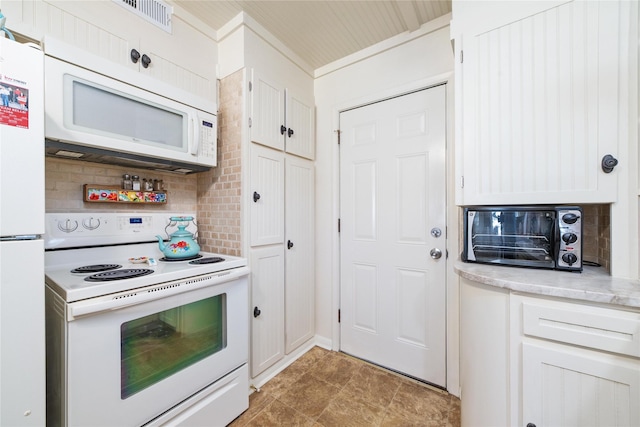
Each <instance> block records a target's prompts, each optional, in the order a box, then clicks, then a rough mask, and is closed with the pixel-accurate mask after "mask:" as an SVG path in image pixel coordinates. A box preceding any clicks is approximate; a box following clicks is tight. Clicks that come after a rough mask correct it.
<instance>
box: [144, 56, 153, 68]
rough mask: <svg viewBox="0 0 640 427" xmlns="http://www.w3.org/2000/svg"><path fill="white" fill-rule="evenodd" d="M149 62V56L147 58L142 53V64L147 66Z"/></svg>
mask: <svg viewBox="0 0 640 427" xmlns="http://www.w3.org/2000/svg"><path fill="white" fill-rule="evenodd" d="M149 64H151V58H149V57H148V56H147V54H146V53H145V54H144V55H142V66H143V67H144V68H147V67H148V66H149Z"/></svg>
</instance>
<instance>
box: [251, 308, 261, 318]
mask: <svg viewBox="0 0 640 427" xmlns="http://www.w3.org/2000/svg"><path fill="white" fill-rule="evenodd" d="M260 313H261V312H260V309H259V308H258V307H254V308H253V317H258V316H260Z"/></svg>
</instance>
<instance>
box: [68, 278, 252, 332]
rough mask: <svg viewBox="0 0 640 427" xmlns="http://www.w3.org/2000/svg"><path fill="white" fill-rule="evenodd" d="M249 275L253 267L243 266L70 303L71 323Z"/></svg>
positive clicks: (69, 317) (69, 319) (69, 318)
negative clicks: (86, 317)
mask: <svg viewBox="0 0 640 427" xmlns="http://www.w3.org/2000/svg"><path fill="white" fill-rule="evenodd" d="M247 274H249V268H248V267H240V268H234V269H232V270H226V271H221V272H217V273H213V274H210V275H206V274H205V275H202V276H196V277H190V278H188V279H182V280H175V281H172V282H166V283H161V284H158V285H152V286H146V287H144V288H139V289H133V290H131V291H126V292H120V293H118V294H115V295H109V296H104V297H99V298H93V299H90V300H84V301H78V302H73V303H70V304H69V307H68V310H67V320H68V321H72V320H75V319H78V318H80V317H85V316H90V315H94V314H98V313H103V312H106V311H113V310H118V309H121V308H125V307H131V306H133V305H138V304H143V303H145V302H149V301H154V300H159V299H162V298H167V297H170V296H173V295H178V294H182V293H185V292H191V291H194V290H198V289H204V288H208V287H211V286H216V285H220V284H223V283H227V282H230V281H232V280H235V279H238V278H240V277H242V276H246V275H247Z"/></svg>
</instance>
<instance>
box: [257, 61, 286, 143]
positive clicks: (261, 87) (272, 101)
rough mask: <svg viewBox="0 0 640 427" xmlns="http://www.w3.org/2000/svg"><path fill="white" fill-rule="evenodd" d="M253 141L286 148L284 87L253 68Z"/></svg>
mask: <svg viewBox="0 0 640 427" xmlns="http://www.w3.org/2000/svg"><path fill="white" fill-rule="evenodd" d="M251 86H252V87H251V141H253V142H256V143H258V144H262V145H266V146H268V147H272V148H275V149H278V150H284V135H283V133H282V132H281V129H280V126H284V97H285V93H284V88H283V86H282V85H280V84H278V83H277V82H274V81H271V80H269V79H268V78H267V77H265V76H263V75H262V74H260V73H258V72H256V71H255V70H253V72H252V78H251Z"/></svg>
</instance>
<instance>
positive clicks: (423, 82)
mask: <svg viewBox="0 0 640 427" xmlns="http://www.w3.org/2000/svg"><path fill="white" fill-rule="evenodd" d="M440 84H445V85H446V86H445V87H446V92H445V94H446V97H445V100H446V101H445V102H446V117H447V124H446V145H445V150H446V160H445V168H446V177H445V178H446V182H447V185H446V206H447V216H446V221H447V231H446V240H445V244H446V250H447V253H448V255H449V256H448V258H447V267H446V279H445V280H446V288H447V294H446V304H447V307H446V313H447V314H446V322H447V335H446V353H447V355H446V365H447V372H446V377H447V384H446V388H447V390H448V391H449V393H451V394H454V395H456V396H458V397H459V396H460V343H459V335H460V332H459V329H460V328H459V281H458V275H457V274H456V273H455V272H454V270H453V264H454V262H455V260H456V259H457V257H458V255H457V254H458V252H459V243H458V242H459V216H458V210H459V209H458V207H457V206H456V204H455V170H456V159H455V149H454V148H455V145H454V142H455V139H454V137H455V135H454V108H453V107H454V74H453V72H450V73H444V74H440V75H437V76H433V77H430V78H427V79H420V80H416V81H413V82H411V83H409V84H405V85H401V86H397V87H392V88H389V89H385V90H382V91H377V92H372V93H371V94H368V95H366V96H364V97H360V98H355V99H352V100H350V101H346V102H343V103H340V104H337V105H336V106H334V108H333V111H332V113H331V116H332V123H331V125H332V129H333V140H332V141H333V144H332V145H333V147H332V174H331V176H332V183H331V188H332V195H333V196H332V207H331V211H332V213H333V217H334V218H335V221H333V223H334V224H333V228H334V229H333V232H332V238H331V247H332V251H331V252H332V259H331V310H332V313H333V314H334V315H333V316H332V319H333V320H332V327H331V349H332V350H334V351H339V350H340V324H339V322H338V315H337V314H338V310H339V308H340V235H339V233H338V218H339V217H340V147H339V146H338V138H339V135H338V132H337V131H338V129H339V125H340V113H342V112H343V111H347V110H351V109H353V108H358V107H362V106H365V105H368V104H372V103H374V102H380V101H384V100H386V99H389V98H395V97H398V96H402V95H405V94H408V93H411V92H415V91H418V90H422V89H427V88H429V87H432V86H436V85H440ZM425 256H426V255H425Z"/></svg>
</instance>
